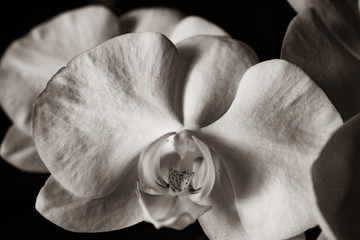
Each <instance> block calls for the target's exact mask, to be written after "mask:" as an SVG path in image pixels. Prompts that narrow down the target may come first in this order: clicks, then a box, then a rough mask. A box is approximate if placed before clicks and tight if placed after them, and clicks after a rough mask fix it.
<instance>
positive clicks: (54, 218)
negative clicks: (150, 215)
mask: <svg viewBox="0 0 360 240" xmlns="http://www.w3.org/2000/svg"><path fill="white" fill-rule="evenodd" d="M133 170H134V171H131V172H129V174H128V175H127V176H126V178H125V180H124V181H131V182H135V181H136V178H137V175H136V170H135V169H133ZM36 209H37V210H38V211H39V212H40V213H41V214H42V215H43V216H44V217H45V218H47V219H48V220H49V221H51V222H53V223H55V224H56V225H58V226H60V227H62V228H64V229H67V230H70V231H75V232H104V231H111V230H117V229H121V228H125V227H128V226H131V225H134V224H136V223H138V222H141V221H143V220H144V218H143V215H142V211H141V208H140V205H139V204H138V201H137V197H136V193H135V184H134V185H122V186H119V188H118V189H115V191H113V192H112V193H111V194H110V195H109V196H107V197H105V198H99V199H90V198H81V197H78V196H76V195H74V194H73V193H71V192H69V191H67V190H66V189H65V188H63V187H62V186H61V184H60V183H59V182H57V181H56V180H55V179H54V178H53V177H52V176H51V177H50V178H49V179H48V180H47V182H46V184H45V185H44V187H43V188H42V189H41V191H40V193H39V195H38V197H37V199H36Z"/></svg>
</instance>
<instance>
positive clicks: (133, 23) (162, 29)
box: [119, 7, 183, 37]
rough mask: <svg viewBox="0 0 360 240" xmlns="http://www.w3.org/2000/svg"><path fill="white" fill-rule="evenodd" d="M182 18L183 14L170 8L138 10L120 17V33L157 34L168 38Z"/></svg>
mask: <svg viewBox="0 0 360 240" xmlns="http://www.w3.org/2000/svg"><path fill="white" fill-rule="evenodd" d="M182 18H183V14H182V13H180V12H179V11H178V10H175V9H172V8H166V7H149V8H138V9H135V10H132V11H129V12H127V13H125V14H123V15H121V16H120V18H119V24H120V31H121V34H124V33H130V32H157V33H162V34H164V35H166V36H167V37H169V36H171V33H172V31H173V29H174V27H175V26H176V25H177V24H178V23H179V22H180V20H181V19H182Z"/></svg>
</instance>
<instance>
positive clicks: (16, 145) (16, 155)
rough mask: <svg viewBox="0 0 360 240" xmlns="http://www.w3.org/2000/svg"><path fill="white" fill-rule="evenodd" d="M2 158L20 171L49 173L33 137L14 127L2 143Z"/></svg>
mask: <svg viewBox="0 0 360 240" xmlns="http://www.w3.org/2000/svg"><path fill="white" fill-rule="evenodd" d="M0 153H1V157H2V158H3V159H4V160H5V161H7V162H8V163H10V164H11V165H13V166H14V167H17V168H19V169H20V170H23V171H27V172H34V173H47V172H48V170H47V168H46V167H45V165H44V163H43V162H42V161H41V159H40V157H39V155H38V153H37V151H36V148H35V144H34V141H33V139H32V137H30V136H28V135H27V134H25V133H23V132H22V131H21V130H19V129H18V128H17V127H16V126H14V125H12V126H11V127H10V128H9V130H8V131H7V133H6V135H5V137H4V139H3V141H2V143H1V151H0Z"/></svg>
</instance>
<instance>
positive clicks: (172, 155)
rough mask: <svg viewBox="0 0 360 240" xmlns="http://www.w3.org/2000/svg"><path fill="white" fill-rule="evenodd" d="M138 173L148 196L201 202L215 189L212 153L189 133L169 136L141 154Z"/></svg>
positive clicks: (192, 133)
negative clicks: (173, 197)
mask: <svg viewBox="0 0 360 240" xmlns="http://www.w3.org/2000/svg"><path fill="white" fill-rule="evenodd" d="M138 173H139V183H140V188H141V189H143V191H145V192H147V193H149V194H155V193H156V194H158V195H171V196H182V197H190V195H198V196H197V197H191V198H192V199H197V201H199V200H201V199H202V198H204V197H206V196H208V195H209V194H210V192H211V189H212V187H213V185H214V181H215V172H214V166H213V151H212V150H211V149H209V147H208V146H207V145H206V144H205V143H203V142H202V141H201V140H200V139H198V138H197V137H196V136H195V133H194V132H192V131H190V130H186V129H185V130H182V131H180V132H178V133H168V134H165V135H164V136H162V137H160V138H159V139H158V140H156V141H154V142H153V143H152V144H150V145H149V146H148V148H146V149H145V150H144V151H143V152H142V154H141V156H140V159H139V164H138ZM204 189H205V192H203V190H204Z"/></svg>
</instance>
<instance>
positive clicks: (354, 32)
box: [288, 0, 360, 60]
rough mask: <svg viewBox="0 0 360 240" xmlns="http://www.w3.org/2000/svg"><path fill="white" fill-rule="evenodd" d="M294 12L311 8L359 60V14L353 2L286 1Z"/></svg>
mask: <svg viewBox="0 0 360 240" xmlns="http://www.w3.org/2000/svg"><path fill="white" fill-rule="evenodd" d="M288 2H289V3H290V5H291V6H292V7H293V8H294V9H295V10H296V11H298V12H299V11H303V10H305V9H307V8H313V9H314V10H315V11H316V13H317V14H318V15H319V17H320V18H321V20H322V21H323V22H324V24H325V25H326V27H327V29H329V31H330V32H331V33H332V34H333V36H334V37H335V38H336V39H337V40H338V41H339V42H340V43H341V44H342V45H343V46H344V47H345V48H346V49H347V50H348V51H349V52H351V53H352V54H353V55H354V56H355V57H356V58H357V59H359V60H360V14H359V9H358V2H357V1H354V0H340V1H339V0H335V1H329V0H288Z"/></svg>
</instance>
